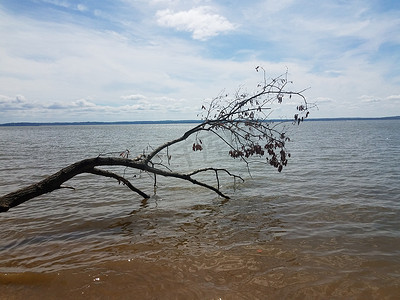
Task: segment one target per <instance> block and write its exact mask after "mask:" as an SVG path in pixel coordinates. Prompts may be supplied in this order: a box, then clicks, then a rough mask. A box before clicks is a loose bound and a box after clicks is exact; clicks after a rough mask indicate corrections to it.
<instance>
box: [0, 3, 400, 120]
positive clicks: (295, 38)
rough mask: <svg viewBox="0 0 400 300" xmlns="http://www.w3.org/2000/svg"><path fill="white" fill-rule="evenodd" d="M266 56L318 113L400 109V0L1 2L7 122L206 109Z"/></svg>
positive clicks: (0, 59)
mask: <svg viewBox="0 0 400 300" xmlns="http://www.w3.org/2000/svg"><path fill="white" fill-rule="evenodd" d="M258 65H260V66H263V67H264V69H265V70H266V72H267V76H268V77H274V76H278V75H280V74H282V73H284V72H286V70H288V71H289V77H290V79H291V80H293V81H294V85H293V87H292V88H293V89H303V88H308V87H310V89H309V90H307V91H306V92H305V96H307V98H308V100H309V101H310V102H316V103H317V104H318V110H315V111H313V112H312V114H311V117H314V118H319V117H381V116H394V115H400V1H392V0H360V1H356V0H355V1H352V0H349V1H343V0H324V1H321V0H315V1H314V0H279V1H277V0H272V1H270V0H264V1H257V0H255V1H250V0H249V1H243V0H232V1H223V0H215V1H212V0H197V1H195V0H194V1H186V0H185V1H183V0H146V1H145V0H112V1H111V0H110V1H99V0H80V1H79V0H77V1H75V0H17V1H16V0H1V1H0V123H6V122H20V121H33V122H44V121H134V120H166V119H171V120H176V119H196V118H197V113H198V112H199V111H200V108H201V105H202V104H203V101H204V100H205V99H209V98H212V97H214V96H217V95H218V94H219V93H220V92H221V91H222V90H225V91H228V92H233V93H234V92H235V90H236V89H237V88H238V87H240V86H245V87H247V89H248V90H251V89H252V87H255V86H256V85H257V83H258V82H259V80H260V73H257V72H255V67H256V66H258ZM275 116H277V117H291V116H292V112H291V111H289V110H287V107H285V106H284V105H282V107H280V108H278V110H277V111H276V114H275Z"/></svg>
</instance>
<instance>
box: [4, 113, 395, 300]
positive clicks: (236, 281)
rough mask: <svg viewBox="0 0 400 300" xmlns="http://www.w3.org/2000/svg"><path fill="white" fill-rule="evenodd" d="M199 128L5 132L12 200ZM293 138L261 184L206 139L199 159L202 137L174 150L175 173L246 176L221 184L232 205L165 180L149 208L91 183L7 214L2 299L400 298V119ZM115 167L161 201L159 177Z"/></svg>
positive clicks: (342, 125) (305, 127) (344, 124)
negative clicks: (85, 163)
mask: <svg viewBox="0 0 400 300" xmlns="http://www.w3.org/2000/svg"><path fill="white" fill-rule="evenodd" d="M192 126H193V124H192V125H190V124H171V125H107V126H43V127H42V126H41V127H13V128H11V127H0V194H2V195H3V194H6V193H8V192H11V191H13V190H15V189H17V188H19V187H22V186H25V185H28V184H31V183H34V182H36V181H38V180H41V179H43V178H44V177H45V176H46V175H49V174H51V173H54V172H56V171H58V170H59V169H60V168H62V167H65V166H67V165H68V164H70V163H73V162H75V161H78V160H81V159H84V158H89V157H95V156H98V155H99V154H102V155H118V154H116V153H118V152H121V151H123V150H125V149H130V151H131V153H132V154H133V153H135V154H140V153H142V151H143V149H146V148H149V147H155V146H157V145H159V144H160V143H162V142H165V141H168V140H170V139H172V138H174V137H178V136H179V135H180V134H182V133H183V132H184V131H185V130H187V129H189V128H190V127H192ZM289 130H290V131H291V134H290V136H291V137H292V142H290V143H289V145H288V148H289V150H290V152H291V154H292V158H291V160H290V161H289V164H288V166H287V168H286V169H284V170H283V172H282V173H278V172H277V171H276V170H275V169H274V168H272V167H269V166H268V165H265V164H263V163H262V164H251V176H250V175H249V173H248V171H247V169H246V167H245V165H243V164H242V163H241V162H240V161H238V160H233V159H232V158H230V157H228V155H226V153H227V152H228V149H226V148H224V147H223V145H222V144H220V143H218V142H217V141H216V140H215V139H213V138H209V137H206V136H204V137H203V143H204V145H205V151H201V152H193V151H192V150H191V144H192V143H193V139H190V140H189V141H188V142H185V143H183V144H181V145H179V146H177V147H175V148H173V149H169V150H170V151H169V154H171V155H172V159H171V162H170V163H171V165H170V168H173V169H174V170H182V171H188V170H192V169H196V168H198V167H200V166H214V167H229V168H230V169H231V170H232V171H234V172H236V173H238V174H240V175H242V176H243V177H244V178H245V179H246V181H245V182H244V183H241V182H236V183H234V182H233V181H232V180H231V179H230V178H226V177H225V178H221V183H222V189H223V191H224V192H225V193H227V194H228V195H230V196H231V197H232V198H231V199H230V200H229V201H227V200H224V199H222V198H220V197H218V196H217V195H216V194H214V193H213V192H212V191H209V190H207V189H204V188H202V187H198V186H194V185H193V184H191V183H188V182H183V181H178V180H171V179H165V178H159V177H157V186H158V188H157V192H156V194H155V195H154V196H152V197H151V198H150V199H148V200H147V201H142V200H143V199H142V198H141V197H140V196H138V195H136V194H134V193H132V192H131V191H130V190H129V189H128V188H126V187H125V186H123V185H118V183H117V182H116V181H115V180H113V179H108V178H103V177H98V176H95V175H90V174H82V175H79V176H77V177H76V178H74V179H72V180H70V181H69V182H68V183H67V185H69V186H73V187H74V188H75V190H71V189H61V190H58V191H55V192H53V193H51V194H47V195H43V196H41V197H39V198H36V199H33V200H30V201H28V202H26V203H24V204H22V205H20V206H19V207H16V208H13V209H10V210H9V211H8V212H7V213H1V214H0V224H1V231H0V298H1V299H25V298H29V299H47V298H60V297H61V298H74V299H94V298H106V299H282V298H286V299H304V298H306V299H399V297H400V161H399V157H400V121H396V120H391V121H381V120H376V121H335V122H333V121H332V122H306V123H304V124H302V125H301V126H294V127H292V126H290V129H289ZM111 152H113V153H114V152H115V153H114V154H110V153H111ZM107 153H108V154H107ZM162 159H163V162H164V163H165V164H167V160H166V157H162ZM112 170H113V171H117V172H119V173H120V174H125V177H126V178H128V179H130V180H131V182H132V183H133V184H134V185H135V186H137V187H138V188H141V189H142V190H144V191H145V192H147V193H150V194H152V195H153V178H152V177H150V176H148V175H147V174H144V173H142V174H141V173H139V172H137V171H133V170H127V169H124V168H112ZM200 179H202V180H207V182H209V183H213V182H214V181H213V179H214V177H213V174H212V173H210V174H208V176H201V177H200Z"/></svg>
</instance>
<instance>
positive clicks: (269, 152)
mask: <svg viewBox="0 0 400 300" xmlns="http://www.w3.org/2000/svg"><path fill="white" fill-rule="evenodd" d="M260 70H261V71H262V74H263V76H262V79H263V80H262V82H261V83H259V84H258V85H257V88H256V91H255V92H254V93H248V92H245V91H243V89H242V88H240V89H238V90H237V91H236V93H235V95H234V96H233V97H231V96H230V95H229V94H227V93H223V94H221V95H219V96H218V97H216V98H214V99H212V100H211V101H210V103H209V104H208V105H203V106H202V108H201V109H202V111H203V114H202V122H201V123H200V124H198V125H196V126H194V127H193V128H191V129H190V130H188V131H186V132H185V133H184V134H183V135H182V136H180V137H178V138H176V139H174V140H171V141H168V142H166V143H164V144H162V145H160V146H158V147H156V148H152V147H148V149H151V150H150V151H148V153H146V152H147V151H145V150H144V151H143V153H142V154H140V155H138V156H137V157H135V158H133V159H131V158H130V156H131V153H130V151H129V149H126V150H124V151H122V152H117V153H115V152H110V153H107V154H103V155H99V156H98V157H95V158H89V159H85V160H81V161H78V162H76V163H74V164H71V165H69V166H67V167H65V168H63V169H61V170H60V171H58V172H56V173H54V174H52V175H50V176H48V177H47V178H45V179H43V180H42V181H40V182H38V183H35V184H32V185H30V186H28V187H24V188H21V189H19V190H17V191H15V192H12V193H9V194H7V195H4V196H2V197H0V212H5V211H8V210H9V209H10V208H12V207H15V206H17V205H20V204H21V203H24V202H25V201H28V200H30V199H32V198H35V197H37V196H40V195H43V194H46V193H49V192H52V191H54V190H56V189H60V188H62V187H61V185H62V184H63V183H64V182H66V181H68V180H69V179H71V178H73V177H74V176H76V175H78V174H81V173H91V174H94V175H99V176H105V177H109V178H114V179H116V180H118V182H122V183H123V184H125V185H126V186H127V187H128V188H130V189H131V190H132V191H134V192H135V193H137V194H139V195H141V196H142V197H143V198H149V196H148V194H146V193H145V192H143V191H141V190H139V189H138V188H136V187H134V186H133V185H132V184H131V182H130V181H129V180H127V179H126V178H125V177H123V176H120V175H118V174H115V173H113V172H110V171H105V170H102V169H99V168H97V167H99V166H124V167H125V169H126V168H132V169H136V170H140V171H141V172H146V173H147V174H149V175H153V176H154V192H155V188H156V176H157V175H160V176H164V177H173V178H177V179H181V180H185V181H189V182H191V183H193V184H195V185H199V186H202V187H205V188H207V189H210V190H212V191H214V192H215V193H217V194H218V195H220V196H222V197H224V198H226V199H229V197H228V196H227V195H226V194H225V193H223V192H222V191H221V186H220V175H222V174H226V175H228V176H229V177H232V178H233V180H234V182H236V179H240V180H242V181H244V180H243V178H242V177H240V176H238V175H235V174H232V173H231V172H229V171H228V170H227V169H225V168H214V167H205V168H201V169H198V170H194V171H192V172H188V173H180V172H176V171H174V170H173V167H172V166H171V164H170V160H171V155H170V152H169V151H170V150H169V149H170V148H169V147H170V146H172V145H175V144H177V143H180V142H183V141H185V140H187V139H188V138H189V137H192V136H193V135H194V136H195V142H194V143H193V147H192V148H193V151H202V150H203V146H202V141H201V140H200V138H199V133H200V132H208V133H210V134H213V135H215V136H216V137H217V138H218V139H219V140H221V141H222V142H223V143H224V144H225V145H227V146H228V147H227V148H228V150H227V154H228V155H229V156H231V157H232V158H239V159H240V160H241V161H243V162H245V163H246V166H247V169H248V170H249V163H248V160H247V159H248V158H249V157H252V156H254V157H256V158H263V157H264V158H265V159H266V160H265V162H267V164H269V165H271V166H273V167H275V168H277V169H278V171H279V172H280V171H282V169H283V167H285V166H286V165H287V162H288V158H289V157H290V153H288V152H287V150H286V142H287V141H289V140H290V139H289V137H287V136H286V132H285V131H284V130H283V129H279V128H278V127H277V124H273V123H271V122H269V120H268V118H269V116H270V114H271V112H272V106H273V105H279V104H281V103H282V102H283V101H284V100H285V99H287V98H289V99H292V98H296V97H297V99H299V102H300V103H299V105H297V107H296V113H295V114H294V117H293V123H294V124H300V123H301V122H303V121H304V119H306V118H307V117H308V115H309V109H310V105H309V104H308V103H307V101H306V98H305V96H304V95H303V92H304V91H305V90H301V91H291V90H289V89H288V88H287V87H288V85H289V84H291V83H292V82H291V81H288V79H287V77H288V72H286V73H284V74H282V75H281V76H278V77H276V78H273V79H271V80H270V81H269V82H268V81H267V77H266V72H265V70H264V69H263V68H262V67H257V68H256V71H257V72H259V71H260ZM292 100H293V99H292ZM267 112H268V113H267ZM278 124H280V123H278ZM164 151H166V155H167V162H168V166H166V165H165V164H164V163H163V160H162V155H163V153H164ZM164 154H165V153H164ZM105 155H118V156H117V157H114V156H111V157H109V156H106V157H105ZM159 167H162V168H163V169H160V168H159ZM208 171H212V172H214V174H215V183H216V187H215V186H212V185H209V184H206V183H204V182H201V181H199V180H197V179H195V178H193V176H195V175H197V174H199V173H205V172H208Z"/></svg>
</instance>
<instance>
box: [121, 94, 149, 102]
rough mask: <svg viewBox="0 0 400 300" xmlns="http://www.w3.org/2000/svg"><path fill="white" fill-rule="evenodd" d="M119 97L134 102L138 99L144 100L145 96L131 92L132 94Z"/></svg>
mask: <svg viewBox="0 0 400 300" xmlns="http://www.w3.org/2000/svg"><path fill="white" fill-rule="evenodd" d="M121 99H123V100H129V101H134V102H140V101H143V100H145V99H146V96H143V95H140V94H132V95H126V96H121Z"/></svg>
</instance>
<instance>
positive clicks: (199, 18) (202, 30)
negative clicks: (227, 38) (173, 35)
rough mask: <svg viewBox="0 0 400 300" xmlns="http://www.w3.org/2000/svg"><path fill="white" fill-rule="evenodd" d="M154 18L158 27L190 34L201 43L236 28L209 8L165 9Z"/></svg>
mask: <svg viewBox="0 0 400 300" xmlns="http://www.w3.org/2000/svg"><path fill="white" fill-rule="evenodd" d="M156 16H157V22H158V24H159V25H161V26H165V27H172V28H175V29H176V30H179V31H187V32H192V36H193V38H194V39H197V40H203V41H204V40H207V39H208V38H210V37H213V36H217V35H219V34H221V33H224V32H228V31H232V30H234V29H235V28H236V26H235V25H234V24H232V23H230V22H229V21H228V20H227V19H226V18H225V17H223V16H221V15H218V14H216V13H214V12H213V9H212V8H211V7H209V6H200V7H196V8H193V9H190V10H187V11H180V12H174V11H172V10H170V9H165V10H160V11H158V12H157V14H156Z"/></svg>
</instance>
